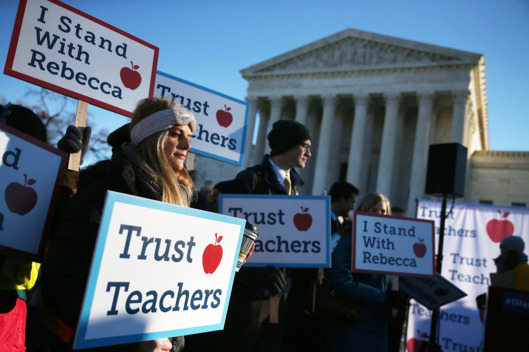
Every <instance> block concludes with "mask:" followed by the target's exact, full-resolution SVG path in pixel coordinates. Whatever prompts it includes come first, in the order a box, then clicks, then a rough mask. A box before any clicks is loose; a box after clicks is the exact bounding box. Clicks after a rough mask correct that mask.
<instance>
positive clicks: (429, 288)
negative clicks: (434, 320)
mask: <svg viewBox="0 0 529 352" xmlns="http://www.w3.org/2000/svg"><path fill="white" fill-rule="evenodd" d="M399 291H401V292H404V293H405V294H407V295H408V296H410V297H411V298H413V299H415V300H416V301H417V302H419V303H420V304H422V305H423V306H425V307H426V308H428V309H429V310H434V309H436V308H439V307H441V306H443V305H445V304H447V303H450V302H453V301H456V300H458V299H460V298H463V297H465V296H466V295H467V294H466V293H465V292H463V291H461V290H460V289H459V288H458V287H457V286H455V285H454V284H452V283H451V282H450V281H448V280H447V279H445V278H444V277H442V276H441V275H439V274H437V275H435V277H433V278H430V277H414V276H400V277H399Z"/></svg>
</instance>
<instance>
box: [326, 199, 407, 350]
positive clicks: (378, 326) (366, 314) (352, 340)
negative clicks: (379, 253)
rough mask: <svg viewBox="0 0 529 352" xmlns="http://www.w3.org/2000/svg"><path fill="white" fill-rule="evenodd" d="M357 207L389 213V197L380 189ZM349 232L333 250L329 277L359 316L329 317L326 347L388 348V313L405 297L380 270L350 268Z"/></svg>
mask: <svg viewBox="0 0 529 352" xmlns="http://www.w3.org/2000/svg"><path fill="white" fill-rule="evenodd" d="M356 211H359V212H364V213H373V214H378V215H391V206H390V202H389V199H388V198H387V197H386V196H384V195H383V194H380V193H369V194H367V195H366V196H365V197H364V198H363V199H362V201H361V202H360V204H359V205H358V207H357V208H356ZM352 244H353V242H352V234H351V233H349V234H347V235H345V236H344V237H343V238H342V239H341V240H340V241H339V242H338V244H337V246H336V248H335V250H334V252H333V254H332V268H331V279H332V284H333V288H334V291H335V294H336V296H337V297H340V298H341V299H344V300H346V301H350V302H354V303H357V304H359V305H360V306H361V307H362V309H361V315H360V320H359V321H358V322H357V323H350V322H347V321H342V320H330V321H329V329H328V333H327V349H328V351H333V352H334V351H340V352H346V351H354V352H386V351H387V350H388V327H387V321H388V314H389V313H390V312H389V311H390V309H388V308H392V307H400V306H402V305H404V304H405V302H406V301H407V298H406V297H405V296H403V295H402V294H400V293H398V292H396V291H393V290H391V289H390V284H391V278H390V277H389V276H386V275H380V274H367V273H353V272H352V271H351V247H352Z"/></svg>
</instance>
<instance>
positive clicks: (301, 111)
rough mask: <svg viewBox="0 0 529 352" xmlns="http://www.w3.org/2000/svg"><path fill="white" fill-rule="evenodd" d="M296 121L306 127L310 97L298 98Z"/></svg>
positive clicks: (302, 96) (301, 96)
mask: <svg viewBox="0 0 529 352" xmlns="http://www.w3.org/2000/svg"><path fill="white" fill-rule="evenodd" d="M295 99H296V121H297V122H299V123H302V124H303V125H305V123H306V122H307V112H308V110H309V97H308V96H306V95H300V96H296V98H295Z"/></svg>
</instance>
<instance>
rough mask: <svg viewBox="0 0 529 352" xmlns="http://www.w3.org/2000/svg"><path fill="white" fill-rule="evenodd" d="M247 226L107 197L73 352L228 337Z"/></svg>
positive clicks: (198, 213) (229, 219)
mask: <svg viewBox="0 0 529 352" xmlns="http://www.w3.org/2000/svg"><path fill="white" fill-rule="evenodd" d="M245 223H246V222H245V221H244V220H242V219H238V218H232V217H228V216H224V215H221V214H215V213H211V212H205V211H200V210H196V209H191V208H186V207H181V206H176V205H172V204H167V203H163V202H158V201H153V200H149V199H145V198H139V197H134V196H130V195H125V194H121V193H115V192H108V193H107V199H106V201H105V207H104V211H103V217H102V221H101V225H100V229H99V234H98V238H97V243H96V247H95V250H94V256H93V259H92V267H91V269H90V275H89V279H88V285H87V289H86V292H85V298H84V301H83V308H82V310H81V316H80V318H79V325H78V329H77V333H76V337H75V342H74V348H75V349H77V348H88V347H98V346H105V345H115V344H123V343H129V342H135V341H144V340H153V339H157V338H164V337H172V336H182V335H188V334H194V333H201V332H207V331H213V330H220V329H222V328H223V327H224V321H225V318H226V312H227V309H228V302H229V297H230V294H231V287H232V284H233V278H234V275H235V267H236V263H237V258H238V254H239V246H240V243H241V238H242V233H243V231H244V226H245Z"/></svg>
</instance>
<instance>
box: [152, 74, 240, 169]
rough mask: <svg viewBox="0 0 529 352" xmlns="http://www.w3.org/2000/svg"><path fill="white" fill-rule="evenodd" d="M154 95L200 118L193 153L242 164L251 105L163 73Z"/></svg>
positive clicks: (159, 77)
mask: <svg viewBox="0 0 529 352" xmlns="http://www.w3.org/2000/svg"><path fill="white" fill-rule="evenodd" d="M154 95H155V96H157V97H163V98H166V99H169V100H173V101H174V102H176V103H181V104H182V105H184V106H185V107H186V108H187V109H188V110H189V111H191V112H192V113H193V114H194V115H195V117H196V118H197V125H198V126H197V131H196V132H195V133H194V134H193V137H192V141H191V146H192V147H191V150H190V151H191V152H193V153H197V154H200V155H204V156H207V157H210V158H213V159H217V160H220V161H224V162H227V163H231V164H235V165H238V166H241V165H242V161H243V156H244V145H245V142H246V135H247V131H246V130H247V125H248V107H249V104H248V103H247V102H244V101H241V100H237V99H235V98H232V97H229V96H227V95H224V94H222V93H219V92H215V91H214V90H211V89H208V88H205V87H202V86H199V85H197V84H195V83H191V82H188V81H185V80H183V79H180V78H177V77H173V76H170V75H168V74H166V73H163V72H159V71H158V74H157V75H156V85H155V91H154Z"/></svg>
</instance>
